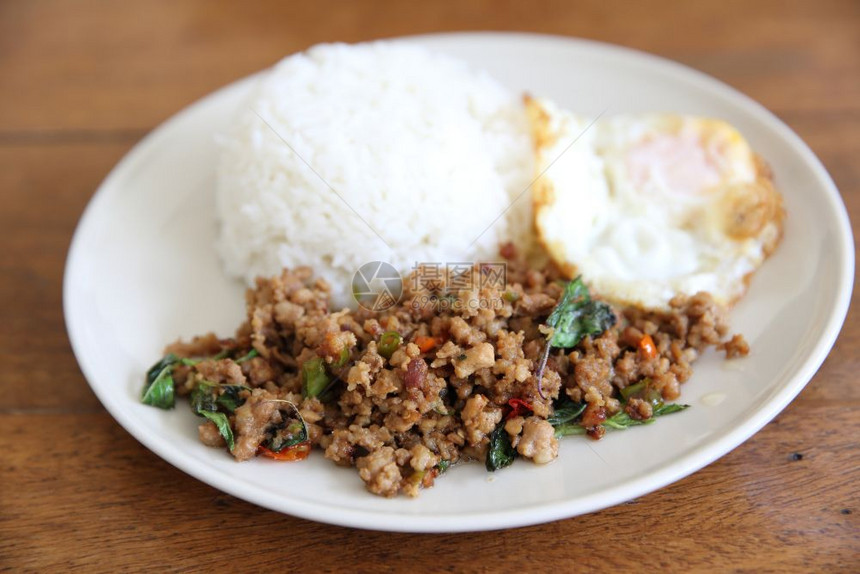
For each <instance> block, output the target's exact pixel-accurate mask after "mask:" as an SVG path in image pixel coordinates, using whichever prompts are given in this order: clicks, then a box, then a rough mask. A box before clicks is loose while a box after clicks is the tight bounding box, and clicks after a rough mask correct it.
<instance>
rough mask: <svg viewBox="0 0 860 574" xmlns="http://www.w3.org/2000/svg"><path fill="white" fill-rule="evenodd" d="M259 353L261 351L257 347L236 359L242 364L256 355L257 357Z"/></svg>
mask: <svg viewBox="0 0 860 574" xmlns="http://www.w3.org/2000/svg"><path fill="white" fill-rule="evenodd" d="M259 354H260V353H258V352H257V349H251V350H250V351H248V352H247V353H246V354H245V355H243V356H241V357H239V358H238V359H236V362H237V363H239V364H241V363H244V362H245V361H250V360H251V359H253V358H254V357H256V356H257V355H259Z"/></svg>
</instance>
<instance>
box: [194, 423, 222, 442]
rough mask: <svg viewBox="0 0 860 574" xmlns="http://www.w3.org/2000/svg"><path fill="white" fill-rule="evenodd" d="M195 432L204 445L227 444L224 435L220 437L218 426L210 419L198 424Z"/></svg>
mask: <svg viewBox="0 0 860 574" xmlns="http://www.w3.org/2000/svg"><path fill="white" fill-rule="evenodd" d="M197 434H198V436H199V437H200V442H202V443H203V444H205V445H206V446H214V447H223V446H224V445H225V444H227V442H226V441H225V440H224V437H222V436H221V433H220V432H219V431H218V427H216V426H215V423H213V422H212V421H206V422H205V423H203V424H201V425H200V426H198V427H197Z"/></svg>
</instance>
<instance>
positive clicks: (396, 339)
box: [376, 331, 403, 359]
mask: <svg viewBox="0 0 860 574" xmlns="http://www.w3.org/2000/svg"><path fill="white" fill-rule="evenodd" d="M402 342H403V337H402V336H401V335H400V333H398V332H397V331H386V332H385V333H383V334H382V336H381V337H380V338H379V344H378V345H377V346H376V348H377V350H378V351H379V354H380V355H382V356H383V357H385V358H386V359H390V358H391V355H393V354H394V351H396V350H397V349H399V348H400V344H401V343H402Z"/></svg>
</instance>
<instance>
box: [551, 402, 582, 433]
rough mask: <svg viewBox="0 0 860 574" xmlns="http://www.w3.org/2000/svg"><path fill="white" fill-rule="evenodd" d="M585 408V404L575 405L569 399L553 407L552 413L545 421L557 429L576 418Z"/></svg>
mask: <svg viewBox="0 0 860 574" xmlns="http://www.w3.org/2000/svg"><path fill="white" fill-rule="evenodd" d="M586 406H588V405H586V404H585V403H575V402H573V401H571V400H570V399H568V400H566V401H562V402H560V403H559V404H558V405H557V406H556V407H555V409H554V410H553V413H552V414H551V415H550V416H548V417H547V419H546V420H547V422H548V423H549V424H551V425H552V426H554V427H559V426H561V425H563V424H566V423H569V422H572V421H573V420H574V419H576V418H578V417H579V415H581V414H582V412H583V411H584V410H585V407H586Z"/></svg>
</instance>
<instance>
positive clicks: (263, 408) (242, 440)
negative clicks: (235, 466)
mask: <svg viewBox="0 0 860 574" xmlns="http://www.w3.org/2000/svg"><path fill="white" fill-rule="evenodd" d="M276 400H277V397H274V396H272V395H271V394H270V393H269V392H267V391H264V390H262V389H255V390H254V391H253V392H252V394H251V396H250V397H249V398H248V399H247V400H246V401H245V404H243V405H242V406H240V407H239V408H237V409H236V421H235V423H234V424H235V427H236V447H235V448H234V449H233V456H235V457H236V460H248V459H250V458H253V457H254V455H255V454H257V449H258V448H259V446H260V443H262V442H263V439H264V438H265V434H266V429H267V428H268V426H269V424H270V423H271V421H272V415H273V414H274V413H275V412H276V411H277V410H278V407H279V406H280V405H279V403H278V402H276Z"/></svg>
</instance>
